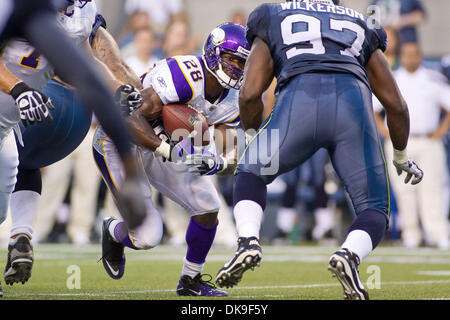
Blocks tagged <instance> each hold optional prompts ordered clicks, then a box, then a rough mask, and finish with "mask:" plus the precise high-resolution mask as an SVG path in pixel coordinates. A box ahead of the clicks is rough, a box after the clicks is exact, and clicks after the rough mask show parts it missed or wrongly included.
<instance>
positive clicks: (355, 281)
mask: <svg viewBox="0 0 450 320" xmlns="http://www.w3.org/2000/svg"><path fill="white" fill-rule="evenodd" d="M334 2H335V3H333V1H331V0H306V1H300V2H284V3H273V4H262V5H260V6H259V7H257V8H256V9H255V10H254V11H253V12H252V13H251V14H250V16H249V19H248V23H247V26H248V31H247V40H248V42H249V44H251V46H252V47H251V52H250V55H249V58H248V60H247V62H246V66H245V75H244V81H243V85H242V87H241V90H240V94H239V105H240V115H241V120H242V124H243V126H244V128H245V129H246V130H248V129H255V130H256V129H258V131H257V133H256V134H255V135H254V136H253V138H252V139H251V140H250V141H249V143H248V145H247V149H246V150H245V151H244V154H243V155H242V157H241V160H240V163H239V165H238V168H237V170H236V180H235V187H234V217H235V220H236V226H237V231H238V234H239V240H238V249H237V251H236V254H235V255H234V257H233V258H232V259H231V260H230V261H229V262H227V263H226V264H225V265H224V267H223V268H222V269H220V270H219V272H218V274H217V277H216V283H217V284H218V285H219V286H221V287H231V286H233V285H236V284H237V283H238V282H239V281H240V280H241V279H242V276H243V273H244V272H245V271H246V270H248V269H253V268H254V267H255V266H258V265H259V263H260V261H261V258H262V251H261V247H260V244H259V231H260V226H261V221H262V216H263V211H264V208H265V205H266V195H267V190H266V185H267V184H268V183H270V182H272V181H273V180H274V179H275V178H276V177H277V176H279V175H280V174H282V173H284V172H287V171H289V170H291V169H293V168H294V167H296V166H298V165H299V164H301V163H303V162H304V161H305V160H306V159H308V158H309V157H311V155H313V154H314V152H316V151H317V150H318V149H319V148H325V149H327V151H328V153H329V156H330V159H331V161H332V164H333V166H334V168H335V170H336V172H337V174H338V175H339V177H340V179H341V180H342V182H343V184H344V186H345V188H346V190H347V192H348V193H349V195H350V198H351V201H352V204H353V206H354V209H355V212H356V213H357V217H356V218H355V220H354V222H353V224H352V225H351V227H350V230H349V232H348V235H347V238H346V240H345V241H344V243H343V244H342V246H341V249H340V250H338V251H336V252H335V253H334V254H333V255H332V256H331V258H330V260H329V266H328V269H329V270H330V271H331V272H332V274H333V275H335V276H336V277H337V278H338V280H339V281H340V283H341V284H342V286H343V288H344V297H345V298H346V299H361V300H362V299H368V294H367V292H366V291H365V290H364V287H363V285H362V283H361V281H360V279H359V275H358V265H359V263H360V262H361V261H362V260H363V259H364V258H365V257H366V256H367V255H368V254H369V253H370V252H371V251H372V250H373V249H374V248H375V247H376V246H377V245H378V244H379V242H380V241H381V240H382V238H383V235H384V232H385V230H386V228H387V225H388V222H389V212H390V204H389V182H388V178H387V174H386V170H387V167H386V166H387V164H386V163H385V160H384V155H383V152H382V149H381V146H380V142H379V135H378V132H377V129H376V125H375V122H374V116H373V110H372V92H373V93H374V94H375V95H376V96H377V97H378V99H379V100H380V101H381V102H382V103H383V105H384V107H385V109H386V114H387V123H388V127H389V133H390V136H391V139H392V142H393V146H394V150H393V152H394V165H395V168H396V170H397V173H398V174H399V175H400V174H401V173H402V172H406V173H407V177H406V179H405V183H408V182H409V181H410V180H411V178H412V184H417V183H419V182H420V181H421V179H422V177H423V172H422V170H420V169H419V168H418V166H417V165H416V164H415V163H414V162H413V161H412V160H411V159H409V158H408V155H407V151H406V146H407V142H408V135H409V115H408V107H407V105H406V103H405V101H404V100H403V98H402V96H401V94H400V92H399V90H398V87H397V85H396V83H395V80H394V78H393V76H392V73H391V71H390V68H389V64H388V63H387V61H386V59H385V57H384V55H383V51H384V50H385V48H386V33H385V32H384V30H383V29H382V28H380V27H378V28H377V25H376V23H372V22H373V21H371V19H370V18H366V17H364V16H363V15H362V14H360V13H358V12H356V11H355V10H353V9H350V8H345V7H342V6H339V5H335V4H336V2H337V1H334ZM273 77H276V78H277V82H278V85H277V102H276V104H275V106H274V107H273V110H272V113H271V114H270V116H269V117H268V118H267V119H266V120H264V121H263V120H262V117H261V115H262V112H263V103H262V100H261V96H262V93H263V92H264V91H265V90H266V89H267V88H268V86H269V85H270V83H271V82H272V79H273ZM272 130H278V135H274V136H275V137H277V138H273V139H272V138H271V137H272V135H270V132H271V131H272ZM267 133H269V134H267ZM255 146H257V148H259V150H258V149H257V148H255ZM274 146H275V147H276V148H274ZM272 150H274V151H272ZM261 155H264V158H265V159H263V157H262V156H261ZM267 155H268V156H267ZM255 159H256V161H254V160H255ZM267 159H269V161H267ZM252 160H253V161H252ZM277 161H278V162H277ZM276 166H277V169H278V170H265V169H268V168H272V169H273V168H274V167H276Z"/></svg>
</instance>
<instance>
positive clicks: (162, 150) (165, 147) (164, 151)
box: [155, 141, 171, 159]
mask: <svg viewBox="0 0 450 320" xmlns="http://www.w3.org/2000/svg"><path fill="white" fill-rule="evenodd" d="M170 149H171V148H170V144H168V143H167V142H165V141H161V144H160V145H159V147H158V148H156V149H155V152H156V153H157V154H159V155H161V156H163V157H164V158H166V159H170Z"/></svg>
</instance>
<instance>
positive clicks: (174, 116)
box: [161, 104, 209, 146]
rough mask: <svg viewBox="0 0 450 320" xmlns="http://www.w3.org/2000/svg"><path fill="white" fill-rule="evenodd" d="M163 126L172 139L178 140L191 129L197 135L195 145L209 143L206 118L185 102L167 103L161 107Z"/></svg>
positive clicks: (185, 135)
mask: <svg viewBox="0 0 450 320" xmlns="http://www.w3.org/2000/svg"><path fill="white" fill-rule="evenodd" d="M161 117H162V121H163V125H164V128H165V129H166V131H167V133H169V134H170V137H171V139H172V140H173V141H176V142H180V141H182V140H183V139H184V138H186V137H187V136H188V135H189V134H190V133H191V132H192V131H194V130H195V131H196V132H197V135H196V136H195V139H194V144H196V145H203V146H204V145H207V144H209V131H208V123H207V122H206V118H205V116H204V115H202V114H201V113H199V112H197V111H196V110H195V109H194V108H192V107H190V106H189V105H186V104H168V105H165V106H163V107H162V113H161Z"/></svg>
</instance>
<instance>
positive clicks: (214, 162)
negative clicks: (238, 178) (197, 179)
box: [184, 149, 227, 176]
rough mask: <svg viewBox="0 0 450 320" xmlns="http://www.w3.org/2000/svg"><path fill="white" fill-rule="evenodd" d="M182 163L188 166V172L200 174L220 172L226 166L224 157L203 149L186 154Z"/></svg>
mask: <svg viewBox="0 0 450 320" xmlns="http://www.w3.org/2000/svg"><path fill="white" fill-rule="evenodd" d="M184 163H185V164H186V165H187V166H188V167H189V169H188V170H189V172H191V173H193V174H195V175H200V176H203V175H213V174H216V173H220V172H222V171H224V170H225V169H226V168H227V163H226V160H225V159H224V158H222V157H221V156H219V155H217V154H214V153H212V152H210V151H208V150H203V149H201V150H199V151H197V152H195V153H193V154H188V155H187V156H186V160H185V161H184Z"/></svg>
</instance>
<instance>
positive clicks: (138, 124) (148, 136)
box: [126, 109, 162, 151]
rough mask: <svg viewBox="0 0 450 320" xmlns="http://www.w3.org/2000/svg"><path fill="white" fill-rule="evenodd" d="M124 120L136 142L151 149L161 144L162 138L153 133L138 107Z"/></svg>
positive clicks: (153, 149)
mask: <svg viewBox="0 0 450 320" xmlns="http://www.w3.org/2000/svg"><path fill="white" fill-rule="evenodd" d="M126 121H127V124H128V127H129V128H130V130H131V135H132V136H133V139H134V141H135V143H136V144H138V145H140V146H142V147H144V148H146V149H149V150H152V151H155V150H156V149H157V148H158V147H159V146H160V145H161V142H162V140H161V139H160V138H159V137H158V136H157V135H156V134H155V131H154V130H153V128H152V126H151V125H150V123H149V122H148V120H147V119H146V118H145V117H144V116H143V115H142V114H141V112H140V110H139V109H138V110H136V111H135V112H134V113H133V114H132V115H131V116H129V117H128V118H127V120H126Z"/></svg>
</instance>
